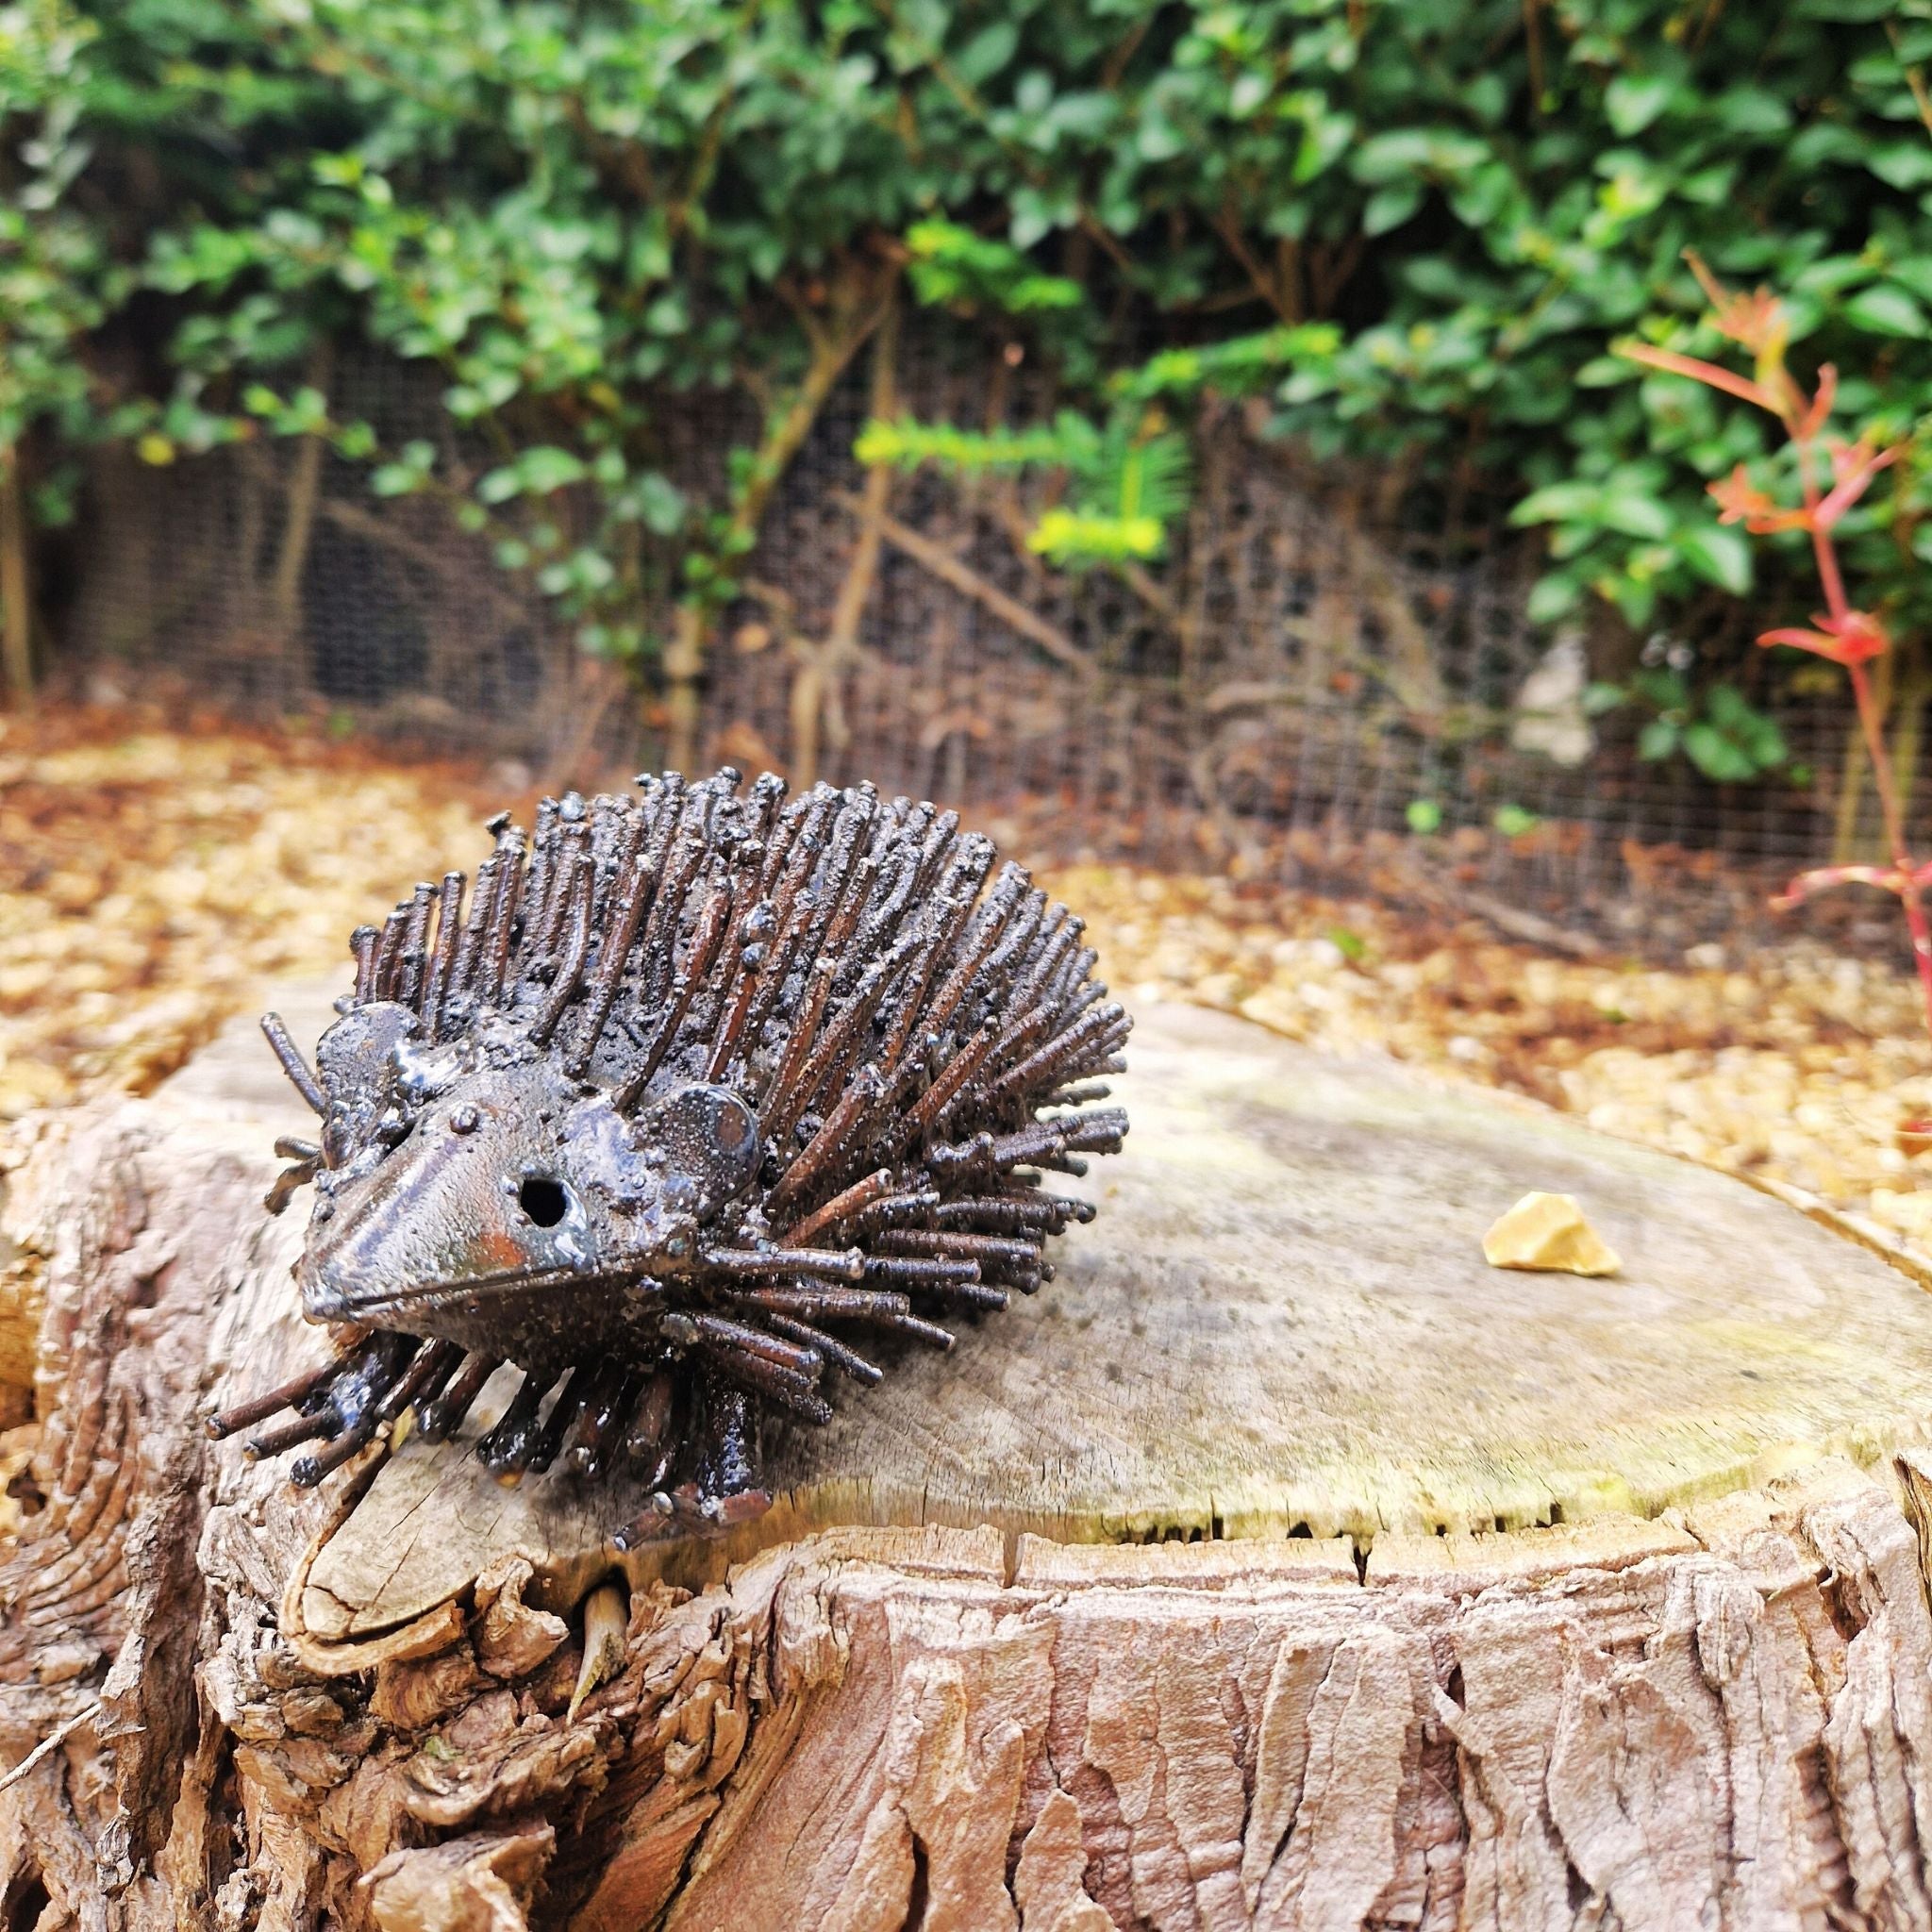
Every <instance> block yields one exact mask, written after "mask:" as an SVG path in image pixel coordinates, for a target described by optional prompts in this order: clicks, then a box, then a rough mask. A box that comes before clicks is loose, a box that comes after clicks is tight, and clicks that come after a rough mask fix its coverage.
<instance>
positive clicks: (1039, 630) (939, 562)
mask: <svg viewBox="0 0 1932 1932" xmlns="http://www.w3.org/2000/svg"><path fill="white" fill-rule="evenodd" d="M831 495H832V501H833V502H834V503H836V504H838V505H839V506H840V507H841V508H844V509H849V510H850V511H851V512H852V514H853V515H854V516H863V515H864V514H865V505H864V503H863V502H862V501H861V500H860V499H859V498H858V497H857V496H854V495H853V493H852V492H851V491H849V490H835V491H832V492H831ZM879 534H880V535H881V536H882V537H884V538H885V540H886V541H887V542H888V543H890V544H891V546H892V548H893V549H894V550H898V551H902V552H903V553H904V554H905V555H906V556H908V557H909V558H911V559H912V560H913V562H914V563H916V564H918V565H919V566H920V568H921V569H923V570H926V571H930V572H931V573H932V575H934V576H936V577H938V578H939V580H940V581H941V583H943V584H950V585H951V586H952V587H953V589H954V590H956V591H958V592H959V593H960V594H961V595H962V596H967V597H971V598H972V599H973V601H974V603H975V604H979V605H981V606H983V607H984V608H986V609H988V610H991V612H992V614H993V615H994V616H995V617H997V618H998V619H999V620H1000V621H1001V622H1002V623H1003V624H1007V625H1011V627H1012V628H1013V629H1014V630H1016V631H1018V632H1019V633H1020V635H1021V636H1022V637H1024V638H1030V639H1031V640H1032V641H1033V642H1035V643H1036V644H1038V645H1039V646H1040V648H1041V650H1042V651H1044V652H1045V653H1046V654H1047V656H1048V657H1049V658H1058V660H1059V661H1060V662H1061V663H1062V664H1065V665H1067V666H1068V667H1069V668H1070V669H1071V670H1073V671H1075V672H1077V673H1078V674H1079V675H1080V676H1081V677H1083V678H1087V679H1093V678H1097V677H1098V676H1099V675H1100V673H1099V671H1098V670H1097V669H1096V668H1095V667H1094V663H1093V660H1092V659H1091V658H1090V657H1088V655H1087V653H1086V652H1085V651H1083V650H1081V648H1080V647H1079V645H1077V644H1076V643H1074V641H1073V640H1072V639H1071V638H1070V637H1068V636H1067V634H1066V632H1065V631H1063V630H1060V629H1058V627H1057V626H1056V625H1051V624H1049V623H1047V621H1046V619H1045V618H1043V617H1041V615H1040V614H1039V613H1038V612H1037V611H1033V610H1029V609H1028V608H1026V607H1025V605H1024V604H1022V603H1021V602H1020V601H1019V600H1018V599H1017V598H1015V597H1009V596H1008V594H1007V593H1006V591H1003V590H1001V589H1000V588H999V586H998V585H996V584H990V583H988V582H987V580H986V579H985V578H984V577H983V576H981V575H979V573H978V572H977V571H975V570H974V569H973V568H972V567H971V566H970V565H968V564H964V563H961V562H960V561H959V559H958V558H957V557H955V556H954V555H953V554H952V553H951V552H950V551H948V550H945V549H942V548H941V546H940V545H939V544H937V543H935V542H934V541H932V539H931V538H930V537H922V536H921V535H920V534H919V532H918V531H917V530H910V529H908V528H907V526H906V525H904V524H902V523H900V522H899V521H898V519H897V518H896V517H890V516H881V517H880V518H879Z"/></svg>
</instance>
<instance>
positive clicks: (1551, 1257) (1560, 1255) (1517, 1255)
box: [1483, 1193, 1623, 1274]
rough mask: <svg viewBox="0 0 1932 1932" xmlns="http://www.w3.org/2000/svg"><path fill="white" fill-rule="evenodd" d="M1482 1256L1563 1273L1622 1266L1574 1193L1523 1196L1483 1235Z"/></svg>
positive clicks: (1502, 1264) (1498, 1264) (1495, 1263)
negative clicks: (1585, 1216)
mask: <svg viewBox="0 0 1932 1932" xmlns="http://www.w3.org/2000/svg"><path fill="white" fill-rule="evenodd" d="M1483 1259H1484V1260H1486V1261H1487V1262H1488V1263H1489V1264H1490V1266H1491V1268H1528V1269H1536V1270H1539V1271H1541V1272H1544V1273H1549V1274H1615V1273H1616V1272H1617V1270H1618V1269H1619V1268H1620V1267H1622V1266H1623V1263H1622V1262H1620V1261H1619V1260H1618V1259H1617V1257H1616V1256H1615V1255H1614V1254H1612V1253H1611V1251H1610V1249H1609V1248H1608V1247H1607V1245H1606V1244H1605V1241H1604V1239H1603V1237H1602V1236H1601V1235H1599V1234H1598V1233H1597V1231H1596V1229H1595V1228H1593V1227H1592V1226H1591V1224H1590V1223H1589V1222H1587V1221H1586V1220H1585V1219H1584V1218H1583V1209H1582V1208H1579V1207H1578V1206H1577V1205H1576V1200H1575V1197H1574V1195H1571V1194H1543V1193H1529V1194H1525V1195H1524V1197H1523V1199H1522V1200H1520V1201H1519V1202H1517V1204H1516V1205H1515V1207H1513V1208H1510V1210H1509V1211H1508V1213H1507V1214H1506V1215H1504V1216H1503V1217H1502V1219H1501V1220H1500V1221H1498V1222H1497V1223H1496V1224H1495V1225H1494V1226H1493V1227H1491V1229H1490V1231H1489V1233H1488V1234H1486V1235H1484V1237H1483Z"/></svg>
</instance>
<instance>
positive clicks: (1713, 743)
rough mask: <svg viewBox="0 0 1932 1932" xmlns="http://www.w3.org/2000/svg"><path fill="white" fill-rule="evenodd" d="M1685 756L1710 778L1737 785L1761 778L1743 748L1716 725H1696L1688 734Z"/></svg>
mask: <svg viewBox="0 0 1932 1932" xmlns="http://www.w3.org/2000/svg"><path fill="white" fill-rule="evenodd" d="M1684 755H1685V757H1686V758H1689V759H1690V760H1691V763H1692V764H1693V765H1695V766H1696V767H1697V769H1698V770H1699V771H1700V772H1702V773H1703V774H1704V775H1705V776H1706V777H1707V778H1709V779H1712V780H1714V781H1715V782H1716V783H1718V784H1721V785H1737V784H1741V783H1743V781H1744V780H1746V779H1747V778H1755V777H1757V766H1756V765H1754V764H1753V763H1752V762H1751V760H1750V758H1748V757H1746V755H1745V753H1744V751H1743V749H1742V748H1741V747H1740V746H1739V745H1737V744H1734V743H1733V742H1732V741H1731V740H1730V739H1728V738H1726V737H1725V736H1724V733H1723V732H1722V731H1720V730H1718V729H1717V727H1716V726H1715V725H1712V724H1692V725H1691V726H1689V727H1688V728H1687V729H1686V731H1685V733H1684Z"/></svg>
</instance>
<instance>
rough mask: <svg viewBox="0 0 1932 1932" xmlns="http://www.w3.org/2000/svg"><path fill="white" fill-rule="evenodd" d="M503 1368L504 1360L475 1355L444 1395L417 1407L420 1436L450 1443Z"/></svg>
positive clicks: (433, 1440) (417, 1430)
mask: <svg viewBox="0 0 1932 1932" xmlns="http://www.w3.org/2000/svg"><path fill="white" fill-rule="evenodd" d="M502 1366H503V1361H502V1359H501V1357H497V1356H493V1355H473V1356H472V1357H470V1358H469V1359H468V1360H467V1361H466V1362H465V1363H464V1364H463V1365H462V1367H461V1368H460V1369H459V1370H458V1372H457V1375H456V1379H455V1380H454V1381H452V1382H451V1383H450V1384H449V1386H448V1387H447V1388H446V1389H444V1390H443V1391H442V1392H441V1394H440V1395H436V1396H432V1397H430V1398H428V1399H426V1400H425V1401H423V1402H421V1403H419V1404H418V1405H417V1407H416V1433H417V1434H418V1435H420V1436H421V1437H422V1438H423V1440H424V1441H425V1442H446V1441H448V1440H449V1439H450V1438H451V1437H452V1436H454V1435H455V1434H456V1432H457V1431H458V1429H459V1428H461V1427H462V1425H463V1418H464V1417H465V1416H466V1415H468V1414H469V1412H470V1410H471V1408H472V1407H473V1406H474V1405H475V1400H476V1398H477V1396H479V1395H480V1394H482V1392H483V1385H484V1383H486V1382H487V1381H489V1379H490V1378H491V1375H493V1374H495V1373H496V1372H497V1370H498V1369H500V1368H502Z"/></svg>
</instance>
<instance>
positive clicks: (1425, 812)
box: [1402, 798, 1442, 838]
mask: <svg viewBox="0 0 1932 1932" xmlns="http://www.w3.org/2000/svg"><path fill="white" fill-rule="evenodd" d="M1402 816H1403V817H1404V819H1405V820H1407V824H1408V829H1409V830H1410V831H1411V832H1416V833H1419V834H1421V835H1422V836H1423V837H1424V838H1426V837H1427V836H1428V835H1429V833H1431V832H1440V831H1441V829H1442V808H1441V806H1440V805H1438V804H1437V803H1436V801H1435V800H1434V799H1433V798H1411V799H1410V800H1409V801H1408V805H1407V808H1405V810H1404V811H1403V814H1402Z"/></svg>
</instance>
